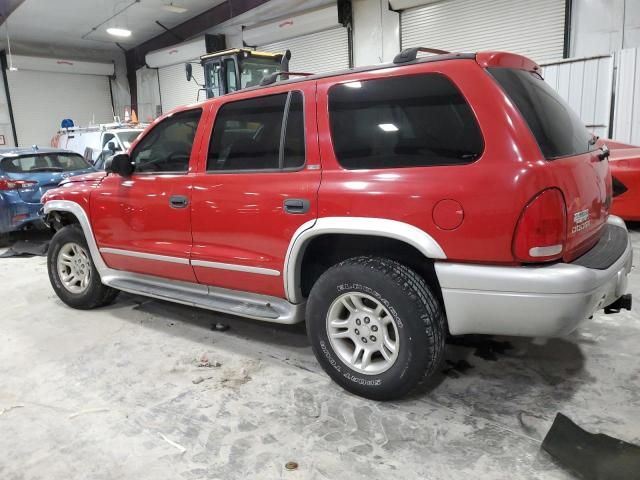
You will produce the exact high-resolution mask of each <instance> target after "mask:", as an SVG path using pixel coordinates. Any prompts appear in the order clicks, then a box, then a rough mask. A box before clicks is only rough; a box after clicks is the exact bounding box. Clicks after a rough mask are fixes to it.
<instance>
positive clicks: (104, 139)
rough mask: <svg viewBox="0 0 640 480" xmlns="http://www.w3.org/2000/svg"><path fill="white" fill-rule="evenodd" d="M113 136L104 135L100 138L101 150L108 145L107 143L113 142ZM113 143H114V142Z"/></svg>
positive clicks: (109, 134)
mask: <svg viewBox="0 0 640 480" xmlns="http://www.w3.org/2000/svg"><path fill="white" fill-rule="evenodd" d="M114 138H115V135H114V134H113V133H105V134H104V136H103V137H102V147H103V150H104V148H106V146H107V145H108V144H109V142H114ZM114 143H115V142H114Z"/></svg>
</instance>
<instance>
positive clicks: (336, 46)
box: [258, 27, 349, 73]
mask: <svg viewBox="0 0 640 480" xmlns="http://www.w3.org/2000/svg"><path fill="white" fill-rule="evenodd" d="M287 49H288V50H291V61H290V62H289V70H291V71H292V72H309V73H325V72H331V71H335V70H344V69H347V68H349V36H348V32H347V29H346V28H344V27H335V28H331V29H329V30H324V31H321V32H316V33H310V34H308V35H301V36H298V37H294V38H290V39H288V40H281V41H279V42H273V43H268V44H264V45H260V46H259V47H258V50H260V51H263V52H274V53H278V52H284V51H285V50H287Z"/></svg>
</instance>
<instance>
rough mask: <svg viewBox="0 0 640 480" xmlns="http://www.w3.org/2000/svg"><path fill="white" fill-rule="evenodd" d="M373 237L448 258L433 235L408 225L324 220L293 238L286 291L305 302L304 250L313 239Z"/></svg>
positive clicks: (286, 264) (286, 268) (355, 219)
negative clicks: (301, 280) (301, 284)
mask: <svg viewBox="0 0 640 480" xmlns="http://www.w3.org/2000/svg"><path fill="white" fill-rule="evenodd" d="M332 233H334V234H335V233H337V234H351V235H373V236H377V237H387V238H393V239H395V240H400V241H402V242H405V243H408V244H409V245H411V246H412V247H415V248H416V249H417V250H418V251H419V252H421V253H422V254H423V255H424V256H425V257H427V258H431V259H435V260H444V259H446V258H447V256H446V255H445V253H444V250H442V247H440V245H439V244H438V242H436V241H435V240H434V239H433V237H431V235H429V234H428V233H426V232H425V231H423V230H420V229H419V228H417V227H414V226H413V225H409V224H408V223H404V222H398V221H396V220H389V219H386V218H371V217H325V218H318V219H317V220H315V221H314V220H312V221H309V222H307V223H305V224H303V225H302V226H301V227H300V228H298V230H297V231H296V232H295V234H294V235H293V237H292V239H291V242H290V243H289V248H288V249H287V256H286V258H285V261H284V275H283V278H284V291H285V293H286V295H287V299H288V300H289V301H290V302H291V303H300V302H302V301H303V298H302V292H301V291H300V287H299V282H297V281H296V279H297V278H299V277H300V267H301V263H302V257H303V256H304V251H305V249H306V247H307V245H308V243H309V240H311V239H312V238H313V237H316V236H318V235H323V234H332Z"/></svg>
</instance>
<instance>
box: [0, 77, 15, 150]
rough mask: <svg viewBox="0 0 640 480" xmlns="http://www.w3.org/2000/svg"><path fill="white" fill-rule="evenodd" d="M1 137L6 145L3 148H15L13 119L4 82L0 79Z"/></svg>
mask: <svg viewBox="0 0 640 480" xmlns="http://www.w3.org/2000/svg"><path fill="white" fill-rule="evenodd" d="M0 135H4V145H1V144H0V148H1V147H5V146H6V147H15V144H14V141H13V129H12V128H11V117H10V116H9V105H7V92H6V90H5V88H4V80H3V79H2V78H0Z"/></svg>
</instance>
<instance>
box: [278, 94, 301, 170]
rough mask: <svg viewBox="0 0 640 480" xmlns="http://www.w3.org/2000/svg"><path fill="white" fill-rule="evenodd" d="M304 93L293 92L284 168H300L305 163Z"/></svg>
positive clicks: (286, 135)
mask: <svg viewBox="0 0 640 480" xmlns="http://www.w3.org/2000/svg"><path fill="white" fill-rule="evenodd" d="M302 102H303V99H302V93H300V92H291V101H290V103H289V114H288V115H287V131H286V133H285V137H284V151H283V163H282V166H283V168H300V167H302V166H303V165H304V162H305V141H304V114H303V106H302Z"/></svg>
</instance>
